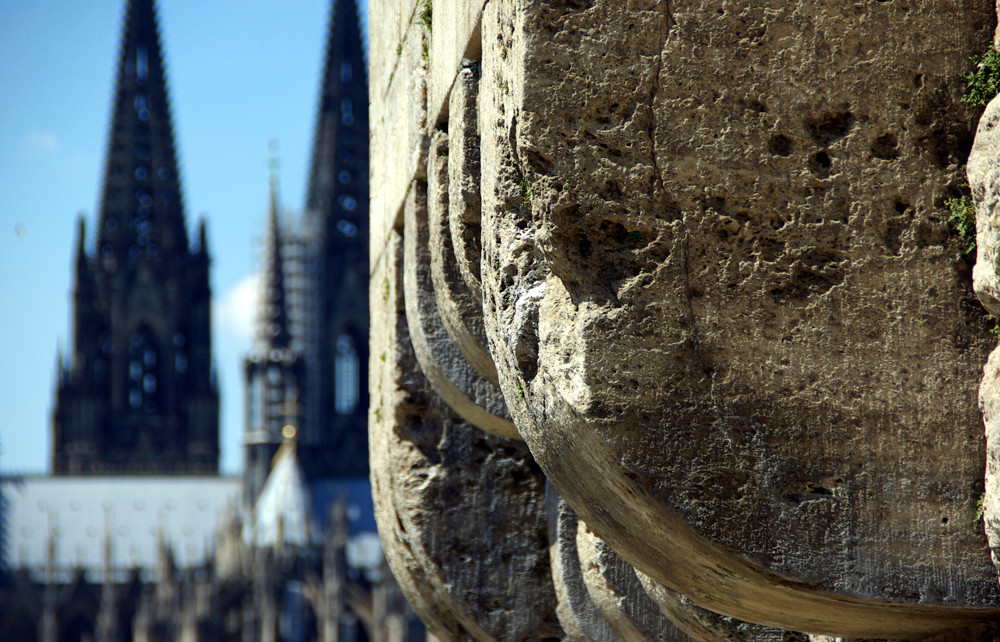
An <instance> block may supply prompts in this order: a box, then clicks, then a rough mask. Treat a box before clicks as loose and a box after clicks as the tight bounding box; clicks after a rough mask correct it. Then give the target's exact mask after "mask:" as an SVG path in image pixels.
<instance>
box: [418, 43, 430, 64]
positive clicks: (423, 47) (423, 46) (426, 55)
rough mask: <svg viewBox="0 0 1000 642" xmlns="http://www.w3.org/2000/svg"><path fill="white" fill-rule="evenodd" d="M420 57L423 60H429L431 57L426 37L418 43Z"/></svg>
mask: <svg viewBox="0 0 1000 642" xmlns="http://www.w3.org/2000/svg"><path fill="white" fill-rule="evenodd" d="M420 57H421V58H423V59H424V60H430V58H431V54H430V51H429V50H428V48H427V40H426V39H425V40H424V41H423V42H421V43H420Z"/></svg>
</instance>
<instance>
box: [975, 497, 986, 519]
mask: <svg viewBox="0 0 1000 642" xmlns="http://www.w3.org/2000/svg"><path fill="white" fill-rule="evenodd" d="M985 501H986V493H983V494H981V495H980V496H979V499H977V500H976V519H974V520H972V523H973V524H975V523H976V522H978V521H979V520H981V519H982V518H983V510H984V509H983V502H985Z"/></svg>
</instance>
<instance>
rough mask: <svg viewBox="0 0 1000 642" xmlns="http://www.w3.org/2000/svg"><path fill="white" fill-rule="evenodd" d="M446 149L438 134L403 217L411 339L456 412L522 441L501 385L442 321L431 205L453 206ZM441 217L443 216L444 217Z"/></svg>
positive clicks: (426, 372) (433, 383)
mask: <svg viewBox="0 0 1000 642" xmlns="http://www.w3.org/2000/svg"><path fill="white" fill-rule="evenodd" d="M446 149H447V138H440V137H439V138H436V139H435V144H434V145H433V146H432V147H431V149H430V155H429V160H428V174H429V179H430V183H429V184H428V183H425V182H423V181H416V182H415V183H414V187H413V190H411V194H410V196H409V197H408V200H407V205H406V208H405V214H404V217H403V218H404V220H405V233H404V241H403V242H404V247H405V250H404V254H405V260H404V263H405V270H406V274H405V277H404V281H403V283H404V290H405V298H406V319H407V323H408V327H409V329H410V341H411V342H412V344H413V350H414V352H415V353H416V356H417V361H418V362H419V364H420V368H421V370H422V371H423V374H424V376H426V377H427V380H428V381H429V382H430V384H431V386H432V387H433V388H434V391H435V392H436V393H437V394H438V396H440V397H441V398H442V400H443V401H444V402H445V403H447V404H448V405H449V406H450V407H451V408H452V409H453V410H454V411H455V412H456V413H458V414H459V415H460V416H461V417H462V418H463V419H464V420H465V421H468V422H469V423H470V424H472V425H474V426H476V427H477V428H480V429H481V430H485V431H486V432H489V433H492V434H494V435H498V436H501V437H507V438H510V439H518V440H520V436H519V435H518V433H517V428H515V426H514V423H513V422H512V421H511V420H510V417H509V415H508V413H507V407H506V404H505V403H504V399H503V395H502V394H501V392H500V389H499V388H498V387H497V386H496V385H494V384H493V383H491V382H490V381H488V380H487V379H485V378H484V377H483V376H482V375H481V374H480V373H479V372H478V371H477V370H476V369H475V368H474V367H473V366H472V365H471V364H470V363H469V361H468V360H467V359H466V357H465V355H464V354H463V352H462V350H461V349H460V348H459V346H458V345H456V343H455V341H454V340H453V338H452V335H451V333H449V332H448V330H447V328H446V324H445V323H443V322H442V311H441V310H439V308H438V304H437V300H438V297H437V296H436V294H435V291H434V279H433V278H432V276H431V272H432V269H431V254H432V252H431V250H430V248H429V242H430V227H429V221H428V218H429V214H428V209H429V207H435V208H439V209H445V208H447V206H448V198H447V196H448V189H447V165H446V164H445V161H446V159H447V156H446V155H443V154H442V153H441V152H442V151H444V150H446ZM428 187H430V188H431V189H430V190H428ZM428 191H429V192H430V195H431V199H430V202H428ZM437 219H438V220H439V221H440V220H442V219H443V216H441V215H439V216H438V217H437ZM439 249H440V248H439Z"/></svg>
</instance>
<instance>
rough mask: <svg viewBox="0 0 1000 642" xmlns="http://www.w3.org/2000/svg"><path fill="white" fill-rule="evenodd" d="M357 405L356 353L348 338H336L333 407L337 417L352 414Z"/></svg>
mask: <svg viewBox="0 0 1000 642" xmlns="http://www.w3.org/2000/svg"><path fill="white" fill-rule="evenodd" d="M357 405H358V352H357V350H355V349H354V341H353V340H352V339H351V337H350V336H348V335H346V334H342V335H340V336H339V337H337V354H336V357H335V359H334V407H335V409H336V411H337V414H338V415H347V414H350V413H352V412H354V408H355V407H356V406H357Z"/></svg>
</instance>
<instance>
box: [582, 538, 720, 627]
mask: <svg viewBox="0 0 1000 642" xmlns="http://www.w3.org/2000/svg"><path fill="white" fill-rule="evenodd" d="M576 550H577V553H578V555H579V556H580V568H581V570H582V575H583V583H584V585H585V586H586V587H587V592H588V593H589V594H590V599H591V600H592V601H593V602H594V605H595V606H596V607H597V610H598V611H599V612H600V613H601V614H602V615H603V616H604V619H605V620H606V621H607V622H608V624H610V625H611V628H612V629H614V631H615V633H616V634H617V635H618V637H619V638H620V639H621V640H623V641H624V642H647V641H650V640H664V641H669V642H691V640H692V639H699V640H707V641H708V642H717V638H714V637H710V638H706V637H699V638H691V637H690V636H688V635H687V634H686V633H685V632H683V631H681V630H680V629H678V628H677V626H676V625H675V624H674V622H672V621H671V620H668V619H667V618H665V617H663V614H662V613H661V612H660V610H659V609H658V608H657V607H656V604H654V603H653V602H652V600H650V599H649V596H648V595H646V591H645V589H643V588H642V586H641V585H640V584H639V580H638V579H637V578H636V576H635V571H634V570H633V569H632V567H631V566H629V565H628V563H626V562H625V560H623V559H622V558H621V557H619V556H618V555H617V554H616V553H615V552H614V551H613V550H611V548H610V547H609V546H608V545H607V544H606V543H605V542H603V541H601V539H600V538H598V537H597V536H596V535H594V534H593V533H591V532H590V531H589V530H587V525H586V524H584V523H583V522H582V521H580V522H577V532H576Z"/></svg>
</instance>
